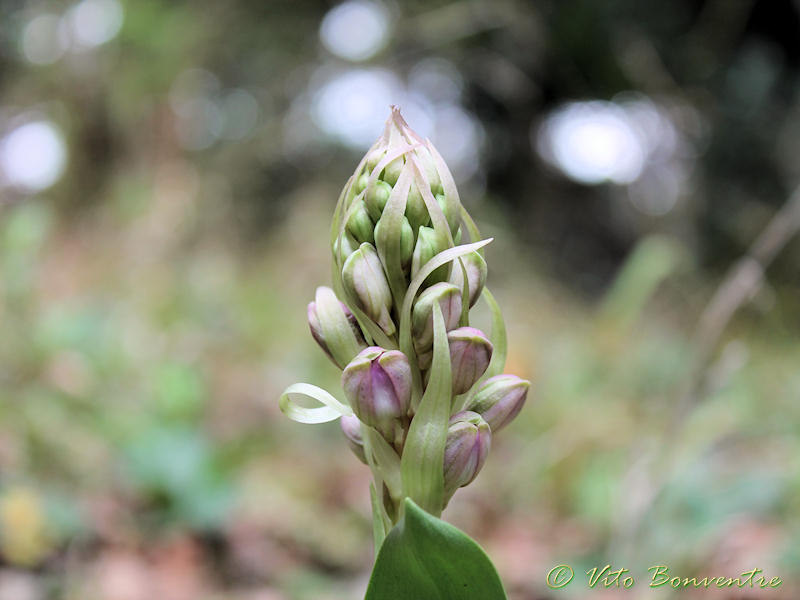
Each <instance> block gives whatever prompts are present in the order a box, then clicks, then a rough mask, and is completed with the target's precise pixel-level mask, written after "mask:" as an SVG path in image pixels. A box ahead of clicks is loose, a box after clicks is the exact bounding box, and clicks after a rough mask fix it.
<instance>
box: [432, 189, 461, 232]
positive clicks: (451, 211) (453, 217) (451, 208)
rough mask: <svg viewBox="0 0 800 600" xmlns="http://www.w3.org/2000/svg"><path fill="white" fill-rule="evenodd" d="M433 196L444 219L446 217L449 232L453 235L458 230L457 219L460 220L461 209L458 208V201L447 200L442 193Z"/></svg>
mask: <svg viewBox="0 0 800 600" xmlns="http://www.w3.org/2000/svg"><path fill="white" fill-rule="evenodd" d="M435 198H436V202H438V204H439V207H440V208H441V209H442V212H443V213H444V217H445V219H447V225H448V226H449V227H450V234H451V235H455V234H456V231H457V230H458V224H459V221H461V215H460V214H459V213H460V212H461V211H460V210H459V208H460V207H459V205H458V203H456V202H449V201H448V200H447V198H446V197H445V195H444V194H436V196H435Z"/></svg>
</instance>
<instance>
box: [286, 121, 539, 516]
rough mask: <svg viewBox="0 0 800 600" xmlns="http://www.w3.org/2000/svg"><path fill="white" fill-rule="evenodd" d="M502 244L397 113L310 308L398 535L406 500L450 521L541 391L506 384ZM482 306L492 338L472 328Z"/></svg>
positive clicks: (348, 423)
mask: <svg viewBox="0 0 800 600" xmlns="http://www.w3.org/2000/svg"><path fill="white" fill-rule="evenodd" d="M489 241H491V240H482V241H480V240H479V234H478V231H477V228H476V227H475V225H474V223H473V221H472V219H471V218H470V217H469V215H468V214H467V212H466V211H465V210H464V208H463V207H462V205H461V202H460V201H459V197H458V192H457V190H456V186H455V182H454V180H453V177H452V175H451V173H450V171H449V169H448V168H447V166H446V165H445V163H444V160H443V159H442V158H441V156H440V155H439V153H438V152H437V151H436V149H435V148H434V147H433V145H432V144H431V143H430V142H429V141H427V140H423V139H421V138H420V137H419V136H418V135H417V134H416V133H414V132H413V131H412V130H411V129H410V128H409V127H408V125H407V124H406V122H405V121H404V120H403V118H402V117H401V116H400V113H399V111H398V110H397V109H393V110H392V114H391V116H390V118H389V120H388V121H387V123H386V129H385V131H384V133H383V135H382V136H381V137H380V138H379V139H378V141H377V142H376V143H375V145H374V146H373V147H372V148H371V149H370V150H369V151H368V152H367V154H366V156H365V157H364V158H363V159H362V161H361V163H360V164H359V165H358V167H357V168H356V170H355V173H354V174H353V176H352V177H351V178H350V179H349V180H348V182H347V185H345V187H344V190H343V191H342V194H341V196H340V198H339V202H338V205H337V208H336V213H335V216H334V220H333V227H332V232H331V249H332V254H333V289H331V288H327V287H320V288H318V290H317V293H316V297H315V299H314V302H311V303H310V304H309V305H308V321H309V325H310V328H311V334H312V336H313V337H314V339H315V340H316V341H317V343H318V344H319V345H320V346H321V347H322V349H323V350H324V351H325V353H326V354H327V355H328V356H329V357H330V358H331V360H332V361H333V362H334V363H335V364H336V365H337V366H338V367H339V368H340V369H342V387H343V389H344V394H345V397H346V400H347V404H348V405H349V410H348V412H346V413H345V412H342V416H341V421H340V422H341V427H342V430H343V432H344V435H345V437H346V438H347V441H348V443H349V445H350V447H351V449H352V450H353V452H354V453H355V455H356V456H357V457H358V458H359V459H360V460H361V461H362V462H364V463H365V464H368V465H369V466H370V468H371V469H372V470H373V475H374V477H375V486H374V495H373V500H374V502H373V508H375V505H376V502H375V500H376V498H377V505H378V506H379V508H380V510H381V513H382V516H383V518H384V519H385V520H386V522H387V523H389V524H390V523H391V522H394V521H395V520H396V519H397V517H398V507H399V506H400V505H401V501H402V499H403V498H404V497H405V496H411V497H412V499H414V500H415V501H416V502H417V503H418V504H419V505H420V506H423V507H424V508H426V509H427V510H428V511H429V512H432V513H434V514H436V513H440V512H441V510H442V509H443V508H444V507H445V506H446V505H447V503H448V502H449V500H450V498H451V497H452V495H453V493H455V491H456V490H457V489H458V488H460V487H463V486H465V485H467V484H468V483H470V482H471V481H472V480H474V479H475V477H476V475H477V474H478V472H479V471H480V470H481V468H482V467H483V464H484V462H485V460H486V457H487V454H488V452H489V449H490V445H491V438H492V436H493V435H496V434H497V432H498V431H499V430H500V429H502V428H503V427H505V426H506V425H507V424H508V423H509V422H511V420H512V419H514V417H516V415H517V414H518V413H519V411H520V410H521V408H522V406H523V404H524V402H525V398H526V396H527V392H528V388H529V385H530V384H529V382H528V381H525V380H523V379H520V378H519V377H516V376H515V375H507V374H499V373H500V372H501V371H502V369H503V364H504V362H505V333H504V331H503V324H502V317H501V316H500V313H499V308H498V307H497V305H496V303H495V302H494V300H493V298H492V297H491V294H489V292H488V290H487V289H486V288H485V284H486V277H487V265H486V261H485V260H484V258H483V255H482V250H481V248H482V247H483V246H484V245H485V244H487V243H488V242H489ZM482 296H483V297H485V298H486V300H487V304H489V308H490V310H491V311H492V315H493V318H492V321H493V326H492V336H489V335H487V334H486V333H484V332H483V331H481V330H480V329H477V328H475V327H471V326H470V325H469V316H470V309H471V308H472V307H473V306H474V305H475V304H476V302H477V301H478V300H479V298H481V297H482ZM345 408H347V407H345ZM298 420H302V419H298ZM306 422H318V421H312V420H307V421H306ZM415 496H416V497H415Z"/></svg>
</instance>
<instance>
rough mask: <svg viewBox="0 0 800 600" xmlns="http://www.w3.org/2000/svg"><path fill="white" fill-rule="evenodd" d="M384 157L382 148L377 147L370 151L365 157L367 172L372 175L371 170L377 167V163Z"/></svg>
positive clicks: (384, 153)
mask: <svg viewBox="0 0 800 600" xmlns="http://www.w3.org/2000/svg"><path fill="white" fill-rule="evenodd" d="M384 156H386V149H385V148H383V147H378V148H375V149H374V150H371V151H370V153H369V155H368V156H367V165H366V169H367V172H369V173H372V171H373V169H375V167H377V166H378V163H379V162H381V159H382V158H383V157H384Z"/></svg>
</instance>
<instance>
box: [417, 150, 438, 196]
mask: <svg viewBox="0 0 800 600" xmlns="http://www.w3.org/2000/svg"><path fill="white" fill-rule="evenodd" d="M416 153H417V156H418V157H419V159H420V162H421V163H422V170H423V171H424V172H425V177H427V178H428V183H429V184H430V186H431V193H432V194H433V195H434V196H436V194H442V193H444V188H443V187H442V179H441V177H439V171H438V169H437V168H436V163H435V162H434V161H433V157H432V156H431V153H430V151H429V150H428V149H427V148H419V149H418V150H417V151H416Z"/></svg>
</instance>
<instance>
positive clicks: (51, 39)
mask: <svg viewBox="0 0 800 600" xmlns="http://www.w3.org/2000/svg"><path fill="white" fill-rule="evenodd" d="M60 24H61V19H60V18H59V17H57V16H56V15H53V14H42V15H38V16H36V17H34V18H33V19H31V20H30V21H29V22H28V23H27V24H26V25H25V28H24V29H23V30H22V54H23V55H24V56H25V59H26V60H28V61H29V62H32V63H33V64H35V65H49V64H52V63H54V62H56V61H57V60H58V59H59V58H61V57H62V56H63V54H64V51H65V50H66V49H67V48H66V44H65V43H64V38H63V36H61V35H59V26H60Z"/></svg>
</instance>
